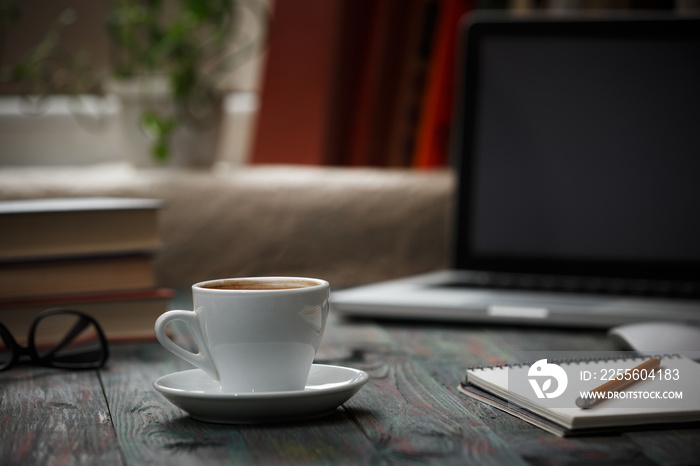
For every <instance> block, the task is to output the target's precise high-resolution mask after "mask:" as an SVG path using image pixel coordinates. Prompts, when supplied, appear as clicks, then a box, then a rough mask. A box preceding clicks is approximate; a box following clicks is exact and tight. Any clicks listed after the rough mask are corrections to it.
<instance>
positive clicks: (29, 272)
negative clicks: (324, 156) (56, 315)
mask: <svg viewBox="0 0 700 466" xmlns="http://www.w3.org/2000/svg"><path fill="white" fill-rule="evenodd" d="M161 206H162V203H161V201H158V200H153V199H129V198H66V199H34V200H21V201H6V202H0V322H2V323H3V324H4V325H5V326H6V327H7V328H8V329H9V330H10V332H12V334H13V335H14V336H15V338H17V339H18V341H26V338H27V334H28V332H29V328H30V327H31V323H32V322H33V321H34V319H35V318H36V316H37V315H38V314H39V313H41V312H42V311H43V310H46V309H52V308H65V309H75V310H79V311H83V312H85V313H87V314H89V315H91V316H93V317H94V318H95V319H96V320H97V321H98V322H99V323H100V325H101V326H102V328H103V329H104V331H105V333H106V335H107V338H108V339H110V340H119V339H142V338H154V337H155V333H154V330H153V327H154V323H155V320H156V318H157V317H158V316H159V315H160V314H162V313H163V312H165V311H166V310H167V305H168V302H169V300H170V299H172V297H173V293H172V291H171V290H168V289H164V288H159V287H158V286H157V284H156V277H155V270H154V264H153V260H154V254H155V253H156V252H157V250H158V248H159V247H160V245H161V240H160V235H159V231H158V212H159V211H160V208H161Z"/></svg>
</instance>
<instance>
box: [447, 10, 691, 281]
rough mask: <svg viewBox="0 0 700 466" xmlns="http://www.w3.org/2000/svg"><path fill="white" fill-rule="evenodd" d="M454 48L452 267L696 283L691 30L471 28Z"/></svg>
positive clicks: (679, 26)
mask: <svg viewBox="0 0 700 466" xmlns="http://www.w3.org/2000/svg"><path fill="white" fill-rule="evenodd" d="M462 40H463V41H464V42H465V44H464V45H465V47H464V48H463V52H462V53H463V54H464V55H463V57H462V58H463V63H462V66H463V67H464V68H463V69H462V73H463V74H462V79H461V80H459V82H460V83H462V85H463V88H462V89H459V90H458V95H460V97H459V99H460V102H459V103H458V111H457V118H456V121H457V122H458V124H457V126H455V130H456V131H458V136H457V137H456V138H455V142H456V143H455V145H454V147H453V149H454V150H455V152H456V153H455V155H456V156H457V157H458V158H459V161H458V170H459V171H460V188H459V196H458V202H457V204H458V208H459V210H460V214H459V217H458V221H457V238H456V245H457V248H456V249H457V251H456V252H457V257H456V260H457V264H456V266H457V268H461V269H482V270H495V271H510V272H531V273H532V272H535V273H545V274H566V275H571V274H578V275H596V276H611V277H645V278H664V279H674V278H679V279H693V280H697V279H698V275H699V270H700V21H698V20H690V19H679V20H668V19H666V20H650V19H645V20H606V21H600V20H592V19H588V20H571V19H567V20H542V19H539V20H526V19H513V20H481V21H480V20H477V21H474V22H473V23H472V24H471V26H470V27H469V28H468V29H466V33H465V34H464V36H463V38H462ZM460 130H461V131H460Z"/></svg>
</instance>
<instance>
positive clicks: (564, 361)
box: [467, 353, 683, 371]
mask: <svg viewBox="0 0 700 466" xmlns="http://www.w3.org/2000/svg"><path fill="white" fill-rule="evenodd" d="M682 357H683V356H682V355H680V354H678V353H664V354H624V355H607V356H596V357H587V358H586V357H584V358H562V359H552V360H548V362H549V363H551V364H563V365H572V364H590V363H596V362H601V361H629V360H634V359H649V358H658V359H673V358H682ZM535 362H536V361H527V362H514V363H506V364H492V365H490V366H473V367H469V368H468V369H467V371H471V370H485V369H509V368H511V367H512V368H520V367H526V366H531V365H533V364H534V363H535Z"/></svg>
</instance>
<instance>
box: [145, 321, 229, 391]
mask: <svg viewBox="0 0 700 466" xmlns="http://www.w3.org/2000/svg"><path fill="white" fill-rule="evenodd" d="M176 320H179V321H181V322H184V323H185V324H186V325H187V326H188V327H189V329H190V331H191V332H192V333H193V335H194V337H195V339H196V340H197V346H198V347H199V353H193V352H191V351H188V350H186V349H185V348H183V347H182V346H180V345H178V344H177V343H175V342H174V341H173V340H171V339H170V337H169V336H168V335H167V333H166V332H165V327H167V325H168V324H169V323H170V322H173V321H176ZM156 338H158V341H159V342H160V344H161V345H163V347H164V348H165V349H167V350H168V351H170V352H172V353H173V354H174V355H175V356H178V357H180V358H182V359H184V360H185V361H187V362H189V363H190V364H193V365H195V366H197V367H199V368H200V369H202V370H203V371H204V372H205V373H206V374H207V375H209V377H211V378H212V379H214V380H219V373H218V372H217V370H216V368H215V367H214V363H213V362H212V360H211V357H210V356H209V352H208V349H207V345H206V344H205V343H204V335H202V330H201V329H200V327H199V322H198V319H197V313H195V312H193V311H168V312H166V313H164V314H162V315H161V316H160V317H158V320H156Z"/></svg>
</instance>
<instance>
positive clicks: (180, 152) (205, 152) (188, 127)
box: [106, 76, 222, 167]
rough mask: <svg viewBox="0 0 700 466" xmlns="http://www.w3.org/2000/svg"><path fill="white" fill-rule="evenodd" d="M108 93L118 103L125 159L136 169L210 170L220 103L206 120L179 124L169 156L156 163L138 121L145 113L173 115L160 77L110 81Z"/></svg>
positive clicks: (214, 157)
mask: <svg viewBox="0 0 700 466" xmlns="http://www.w3.org/2000/svg"><path fill="white" fill-rule="evenodd" d="M106 89H107V92H108V93H110V94H113V95H114V96H116V97H117V98H118V99H119V102H120V108H121V110H120V117H119V124H120V132H121V135H122V138H123V147H124V150H125V151H127V152H128V153H127V154H125V155H126V159H127V160H129V161H131V163H132V164H133V165H134V166H137V167H211V165H212V164H213V163H214V162H215V161H216V156H217V146H218V144H219V138H220V132H221V131H220V128H221V122H222V99H221V98H220V97H218V98H217V99H216V101H215V102H214V103H213V104H212V105H213V107H212V108H210V109H209V111H208V113H207V116H206V118H202V119H201V120H200V119H197V120H195V121H196V123H192V122H189V121H183V120H180V121H179V123H178V126H177V128H176V129H175V130H174V131H173V133H172V134H171V136H170V144H169V156H168V158H167V159H166V160H164V161H163V160H158V159H157V158H156V157H155V156H154V155H153V153H152V148H153V143H154V138H153V137H152V136H149V135H148V134H146V131H145V130H144V128H143V127H142V124H141V117H142V115H143V112H144V111H145V110H148V109H152V110H155V111H157V112H159V113H161V112H162V113H165V114H167V115H175V112H176V107H175V104H174V102H173V100H172V98H171V97H170V93H169V89H168V82H167V80H166V79H165V78H164V77H162V76H149V77H140V78H138V79H131V80H112V81H110V82H108V83H107V85H106Z"/></svg>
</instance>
